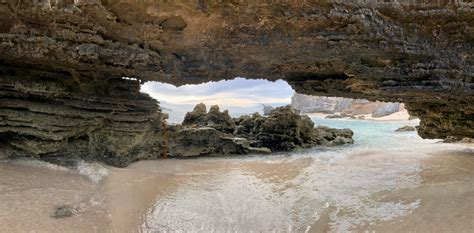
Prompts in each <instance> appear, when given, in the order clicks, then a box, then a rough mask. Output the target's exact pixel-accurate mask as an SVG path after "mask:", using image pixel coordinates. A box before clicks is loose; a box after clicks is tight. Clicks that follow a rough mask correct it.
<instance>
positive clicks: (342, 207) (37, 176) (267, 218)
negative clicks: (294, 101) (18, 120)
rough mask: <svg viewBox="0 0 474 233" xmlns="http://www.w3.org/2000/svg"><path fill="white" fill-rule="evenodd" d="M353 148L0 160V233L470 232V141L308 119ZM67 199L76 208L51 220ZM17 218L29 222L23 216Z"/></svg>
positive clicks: (392, 125)
mask: <svg viewBox="0 0 474 233" xmlns="http://www.w3.org/2000/svg"><path fill="white" fill-rule="evenodd" d="M313 121H315V123H316V124H322V125H328V126H331V127H335V128H351V129H353V131H354V133H355V134H354V140H355V143H354V144H353V145H347V146H341V147H335V148H313V149H304V150H298V151H293V152H288V153H279V154H276V155H268V156H255V155H250V156H242V157H233V158H199V159H186V160H180V159H167V160H158V161H140V162H137V163H134V164H132V165H130V166H129V167H127V168H113V167H107V166H104V165H100V164H89V163H85V162H82V163H80V164H79V166H78V167H77V168H76V169H66V168H62V167H57V166H53V165H49V164H45V163H43V162H34V161H16V162H4V163H0V177H2V179H1V180H0V232H3V231H5V232H24V231H28V232H29V231H38V232H175V231H178V232H188V231H191V232H347V231H357V232H360V231H376V232H380V231H382V232H407V231H416V232H469V231H471V230H472V229H474V228H473V227H474V225H473V224H474V221H473V220H474V204H473V203H474V170H473V169H472V167H473V166H474V150H473V146H472V145H454V144H444V143H440V142H439V141H438V140H423V139H421V138H420V137H419V136H417V134H416V132H403V133H397V132H394V131H395V130H396V129H397V128H399V127H401V126H404V125H416V124H417V122H416V121H400V122H375V121H365V120H364V121H361V120H349V119H321V118H313ZM63 204H68V205H71V206H73V207H74V208H76V209H77V210H78V211H77V212H78V214H77V215H75V216H73V217H70V218H67V219H59V220H57V219H52V218H51V217H49V216H50V215H51V212H52V210H53V209H54V207H55V206H58V205H63ZM25 219H28V221H27V222H25Z"/></svg>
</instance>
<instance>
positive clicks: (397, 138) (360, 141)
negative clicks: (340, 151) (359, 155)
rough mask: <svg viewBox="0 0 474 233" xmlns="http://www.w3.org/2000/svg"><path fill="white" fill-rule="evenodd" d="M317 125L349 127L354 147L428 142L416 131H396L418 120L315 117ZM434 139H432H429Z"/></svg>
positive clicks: (382, 146)
mask: <svg viewBox="0 0 474 233" xmlns="http://www.w3.org/2000/svg"><path fill="white" fill-rule="evenodd" d="M312 120H313V121H314V122H315V124H316V125H326V126H329V127H332V128H338V129H342V128H349V129H352V131H354V137H353V138H354V145H353V146H352V147H358V148H365V149H390V150H397V149H400V147H407V146H411V145H416V144H418V143H423V142H427V140H423V139H422V138H421V137H419V136H418V135H417V133H416V132H395V130H397V129H398V128H400V127H403V126H405V125H410V126H415V125H417V123H418V122H417V120H412V121H400V122H381V121H367V120H349V119H324V118H319V117H313V118H312ZM428 141H432V140H428Z"/></svg>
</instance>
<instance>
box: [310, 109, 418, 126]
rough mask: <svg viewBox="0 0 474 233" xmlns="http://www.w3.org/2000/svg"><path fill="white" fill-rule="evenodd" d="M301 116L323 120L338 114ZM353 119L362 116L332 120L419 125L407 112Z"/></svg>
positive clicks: (369, 115)
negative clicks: (412, 123)
mask: <svg viewBox="0 0 474 233" xmlns="http://www.w3.org/2000/svg"><path fill="white" fill-rule="evenodd" d="M301 114H302V115H307V116H309V117H318V118H325V119H326V117H327V116H329V115H334V114H340V113H334V114H329V113H301ZM354 116H355V117H359V116H363V117H364V119H351V118H349V117H344V118H333V120H339V119H344V120H358V121H380V122H415V121H416V123H419V119H418V118H416V119H411V120H410V114H408V111H407V110H404V111H399V112H396V113H393V114H390V115H388V116H384V117H372V114H359V115H354Z"/></svg>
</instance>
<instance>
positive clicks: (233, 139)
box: [170, 103, 354, 156]
mask: <svg viewBox="0 0 474 233" xmlns="http://www.w3.org/2000/svg"><path fill="white" fill-rule="evenodd" d="M205 109H206V106H205V105H204V104H202V103H201V104H198V105H196V107H195V108H194V110H193V111H192V112H188V113H187V114H186V117H185V119H184V121H183V126H184V128H182V127H178V128H179V129H178V130H177V131H176V132H177V133H173V134H174V135H181V136H178V137H177V139H178V140H177V141H175V142H173V143H174V144H175V145H176V147H177V148H175V149H173V146H170V148H171V149H170V154H173V153H172V152H171V150H177V151H183V150H185V149H186V148H190V151H191V152H190V155H188V156H198V155H199V156H202V155H216V154H224V155H225V154H248V153H259V152H270V151H289V150H293V149H296V148H308V147H313V146H336V145H342V144H350V143H353V142H354V141H353V140H352V136H353V132H352V130H350V129H332V128H329V127H323V126H320V127H317V128H314V123H313V121H312V120H311V119H310V118H309V117H308V116H306V115H301V114H300V113H299V112H298V111H296V110H294V109H292V108H291V107H290V106H285V107H278V108H275V109H273V110H271V111H270V113H269V115H268V116H261V115H260V114H258V113H255V114H253V115H252V116H248V115H244V116H241V117H239V118H234V119H232V118H230V116H229V114H228V112H227V111H224V112H220V111H219V108H218V107H216V106H213V107H211V109H210V110H209V112H208V113H206V112H205ZM196 116H199V117H196ZM203 119H212V120H203ZM229 119H230V121H229ZM230 122H232V123H230ZM231 128H232V129H233V131H232V132H230V129H231ZM183 138H184V139H183ZM179 147H183V148H179ZM178 153H179V154H182V153H186V152H178Z"/></svg>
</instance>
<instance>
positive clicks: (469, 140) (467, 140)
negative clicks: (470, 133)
mask: <svg viewBox="0 0 474 233" xmlns="http://www.w3.org/2000/svg"><path fill="white" fill-rule="evenodd" d="M443 142H444V143H466V144H472V143H474V138H468V137H464V138H457V137H453V136H449V137H447V138H445V139H444V140H443Z"/></svg>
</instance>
